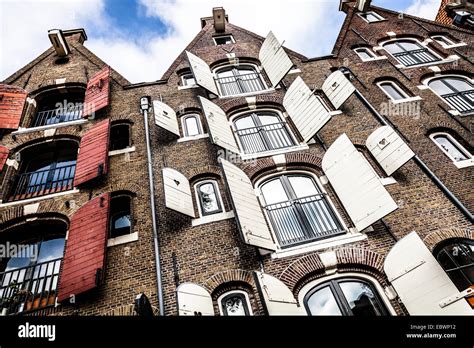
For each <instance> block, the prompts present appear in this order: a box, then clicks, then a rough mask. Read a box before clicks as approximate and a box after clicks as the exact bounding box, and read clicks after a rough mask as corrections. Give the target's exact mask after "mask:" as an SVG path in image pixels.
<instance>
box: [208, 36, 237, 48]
mask: <svg viewBox="0 0 474 348" xmlns="http://www.w3.org/2000/svg"><path fill="white" fill-rule="evenodd" d="M213 39H214V43H215V44H216V46H220V45H229V44H233V43H235V40H234V37H233V36H232V35H222V36H215V37H213Z"/></svg>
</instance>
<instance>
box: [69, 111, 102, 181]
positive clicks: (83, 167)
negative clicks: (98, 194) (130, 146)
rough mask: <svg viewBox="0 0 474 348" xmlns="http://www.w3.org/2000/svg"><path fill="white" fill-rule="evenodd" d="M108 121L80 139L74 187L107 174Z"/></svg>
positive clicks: (99, 124)
mask: <svg viewBox="0 0 474 348" xmlns="http://www.w3.org/2000/svg"><path fill="white" fill-rule="evenodd" d="M109 133H110V120H109V119H107V120H103V121H101V122H99V123H97V124H96V125H95V126H94V127H92V128H91V129H90V130H89V131H88V132H87V133H86V134H84V136H83V137H82V139H81V144H80V146H79V155H78V156H77V164H76V174H75V175H74V186H79V185H81V184H83V183H85V182H88V181H90V180H92V179H95V178H97V177H99V176H101V175H103V174H107V172H108V169H109V168H108V167H109V164H108V161H109Z"/></svg>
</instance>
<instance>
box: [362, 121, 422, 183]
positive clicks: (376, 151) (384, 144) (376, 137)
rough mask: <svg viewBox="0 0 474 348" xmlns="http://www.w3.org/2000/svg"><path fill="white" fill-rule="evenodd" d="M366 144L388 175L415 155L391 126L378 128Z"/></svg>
mask: <svg viewBox="0 0 474 348" xmlns="http://www.w3.org/2000/svg"><path fill="white" fill-rule="evenodd" d="M365 144H366V146H367V148H368V149H369V151H370V152H371V153H372V155H373V156H374V157H375V159H376V160H377V162H378V163H379V164H380V166H381V167H382V168H383V170H384V171H385V173H387V175H392V173H393V172H395V171H396V170H397V169H398V168H400V167H401V166H403V165H404V164H405V163H406V162H408V161H409V160H410V159H411V158H412V157H413V156H415V153H414V152H413V151H412V150H411V149H410V148H409V147H408V145H407V144H406V143H405V142H404V141H403V139H402V138H400V136H399V135H398V134H397V133H396V132H395V131H394V130H393V129H392V128H391V127H389V126H382V127H380V128H377V129H376V130H375V131H373V132H372V134H370V135H369V137H368V138H367V141H366V142H365Z"/></svg>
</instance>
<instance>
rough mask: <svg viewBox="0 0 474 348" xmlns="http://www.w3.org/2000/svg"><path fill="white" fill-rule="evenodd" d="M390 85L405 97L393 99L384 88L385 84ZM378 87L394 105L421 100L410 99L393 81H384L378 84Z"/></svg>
mask: <svg viewBox="0 0 474 348" xmlns="http://www.w3.org/2000/svg"><path fill="white" fill-rule="evenodd" d="M387 83H388V84H390V85H392V87H393V88H394V89H396V90H397V92H398V93H400V95H402V96H403V98H402V99H393V97H392V96H391V95H390V94H388V93H387V92H386V91H385V90H384V89H383V87H382V85H383V84H387ZM377 86H378V87H379V88H380V89H381V91H382V92H384V93H385V95H386V96H387V97H388V98H389V99H390V100H391V101H392V103H394V104H399V103H405V102H408V101H414V100H420V99H421V98H420V97H416V96H415V97H410V96H409V95H408V94H407V93H406V92H405V91H404V90H403V89H402V88H401V87H400V86H399V85H398V84H397V83H396V82H395V81H392V80H382V81H378V82H377Z"/></svg>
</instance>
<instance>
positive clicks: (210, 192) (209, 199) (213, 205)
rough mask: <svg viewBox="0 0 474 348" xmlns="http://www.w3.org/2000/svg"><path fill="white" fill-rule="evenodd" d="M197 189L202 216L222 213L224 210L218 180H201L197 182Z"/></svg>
mask: <svg viewBox="0 0 474 348" xmlns="http://www.w3.org/2000/svg"><path fill="white" fill-rule="evenodd" d="M195 190H196V196H197V201H198V204H199V214H200V215H201V216H206V215H211V214H216V213H221V212H222V211H223V209H222V200H221V197H220V194H219V186H218V185H217V181H215V180H204V181H200V182H198V183H197V184H196V186H195Z"/></svg>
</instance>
